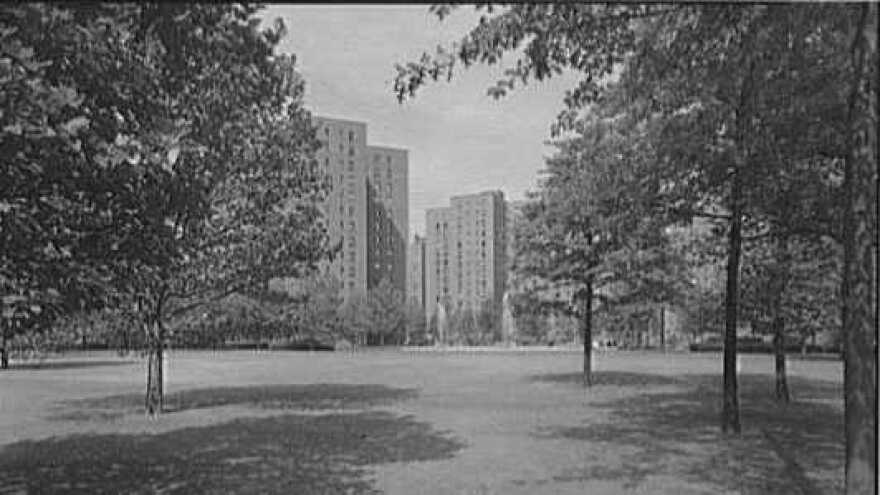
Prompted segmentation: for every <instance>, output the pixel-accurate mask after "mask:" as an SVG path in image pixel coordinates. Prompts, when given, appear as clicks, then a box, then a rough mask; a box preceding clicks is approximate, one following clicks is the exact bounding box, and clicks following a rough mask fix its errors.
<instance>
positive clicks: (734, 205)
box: [721, 150, 742, 433]
mask: <svg viewBox="0 0 880 495" xmlns="http://www.w3.org/2000/svg"><path fill="white" fill-rule="evenodd" d="M739 153H742V151H741V150H740V151H739ZM738 165H741V164H738ZM741 173H742V170H741V167H739V169H738V170H734V172H733V178H732V183H731V188H730V189H731V191H730V196H731V198H730V201H731V219H730V232H729V238H728V254H727V287H726V294H725V299H724V310H725V311H724V390H723V394H724V402H723V407H722V411H721V431H723V432H725V433H726V432H728V431H732V432H733V433H739V432H740V429H741V427H740V420H739V393H738V391H737V383H736V326H737V325H736V323H737V311H738V308H737V305H738V303H739V297H738V296H739V262H740V255H741V251H742V200H741V195H742V191H741V189H742V177H741V176H740V174H741Z"/></svg>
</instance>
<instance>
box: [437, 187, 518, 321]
mask: <svg viewBox="0 0 880 495" xmlns="http://www.w3.org/2000/svg"><path fill="white" fill-rule="evenodd" d="M449 203H450V205H449V206H448V207H445V208H432V209H428V210H427V212H426V215H425V217H426V225H425V230H426V242H425V258H426V263H425V280H426V283H425V306H426V313H427V315H426V316H427V317H428V319H429V321H430V318H431V317H432V316H433V315H434V314H435V313H436V312H437V309H438V305H440V304H443V306H444V308H445V309H446V311H447V312H452V311H456V310H460V309H463V308H464V307H466V306H469V307H470V308H471V309H474V310H476V309H479V308H480V306H481V305H482V304H485V303H492V304H495V305H499V306H500V304H501V298H502V297H503V295H504V286H505V282H506V278H507V275H506V272H507V260H506V258H507V256H506V244H507V233H506V229H505V220H506V218H505V217H506V215H505V203H504V193H502V192H501V191H485V192H481V193H477V194H469V195H463V196H454V197H452V198H450V202H449ZM496 307H497V306H496Z"/></svg>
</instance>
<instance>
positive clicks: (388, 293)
mask: <svg viewBox="0 0 880 495" xmlns="http://www.w3.org/2000/svg"><path fill="white" fill-rule="evenodd" d="M368 301H369V310H370V316H371V317H370V333H371V334H373V335H375V338H374V340H373V341H374V342H375V343H377V344H379V345H385V344H386V343H390V342H394V343H395V344H397V345H399V344H400V342H401V341H402V340H403V336H404V334H405V329H406V312H405V306H404V295H403V293H402V292H401V291H400V290H399V289H398V288H396V287H395V286H394V285H393V284H392V282H391V281H390V280H389V279H388V278H383V279H382V280H380V281H379V284H378V285H377V286H376V287H373V288H372V289H370V290H369V292H368Z"/></svg>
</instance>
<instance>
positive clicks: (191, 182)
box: [4, 4, 326, 414]
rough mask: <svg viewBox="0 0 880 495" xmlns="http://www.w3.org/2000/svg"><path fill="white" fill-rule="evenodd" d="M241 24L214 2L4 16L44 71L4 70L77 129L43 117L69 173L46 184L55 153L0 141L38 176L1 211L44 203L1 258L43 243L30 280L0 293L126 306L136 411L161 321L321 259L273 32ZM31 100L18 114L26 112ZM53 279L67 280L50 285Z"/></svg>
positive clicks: (153, 367)
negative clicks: (73, 293) (69, 288)
mask: <svg viewBox="0 0 880 495" xmlns="http://www.w3.org/2000/svg"><path fill="white" fill-rule="evenodd" d="M256 12H257V8H256V7H252V6H246V5H245V6H242V5H232V4H224V5H221V4H217V5H171V4H156V5H152V4H151V5H134V4H120V5H115V4H108V5H102V6H99V7H95V6H79V5H71V6H64V7H61V6H57V7H56V6H45V5H34V6H25V7H21V8H19V11H15V10H13V11H12V12H11V15H10V16H7V19H11V21H10V22H11V23H12V26H11V27H10V30H8V31H7V35H8V34H9V33H10V32H11V33H13V34H15V35H16V36H20V38H21V39H20V40H18V39H15V40H14V41H15V42H17V43H19V44H20V45H21V46H23V47H25V48H26V49H25V55H28V54H29V52H28V51H27V50H28V49H30V48H29V47H38V49H37V50H35V51H34V52H33V53H34V55H33V60H35V61H38V62H39V63H40V64H42V65H43V66H45V68H44V69H41V68H40V67H30V66H29V65H28V62H27V61H25V62H24V65H22V67H23V68H22V69H20V70H19V72H22V73H24V74H28V77H31V78H32V79H34V78H37V76H41V75H45V79H46V81H47V86H49V87H60V88H61V90H59V91H60V93H59V94H61V95H62V96H64V98H65V99H62V100H60V101H61V104H60V105H59V106H60V107H61V108H67V107H73V108H79V109H81V113H82V114H83V115H81V116H80V115H77V114H75V113H74V114H71V113H70V112H67V115H62V117H65V118H62V119H61V120H58V122H59V125H60V124H65V123H66V124H70V125H67V126H66V128H64V129H62V130H63V133H58V132H57V131H54V130H53V129H54V128H52V129H50V130H52V132H55V133H56V134H58V136H52V137H53V139H55V140H56V141H57V142H58V144H57V146H56V147H57V148H59V149H61V150H63V151H64V154H61V155H60V159H58V160H57V161H58V162H60V163H61V164H65V165H66V164H67V163H69V162H72V165H73V166H68V167H67V168H65V169H64V170H63V172H64V173H65V174H68V175H69V176H70V178H68V177H66V176H58V175H57V174H56V175H52V174H50V173H43V171H44V170H45V169H46V167H49V168H48V170H50V171H54V168H51V165H52V164H53V161H52V160H53V159H55V158H56V156H51V155H49V156H47V154H46V152H45V151H44V150H45V149H46V148H45V147H43V146H37V144H38V141H37V140H38V139H39V138H40V136H38V135H34V134H23V133H22V132H20V131H19V127H22V126H21V125H20V124H16V123H12V124H10V126H6V127H4V128H5V129H7V128H8V130H9V132H11V133H12V134H15V135H16V136H18V135H21V137H20V138H17V140H16V139H12V140H8V141H7V140H4V143H12V145H14V146H16V149H20V150H22V152H23V153H24V155H23V156H22V158H21V164H20V165H19V166H17V168H15V169H13V171H14V172H16V173H17V172H18V170H27V169H28V167H32V166H31V165H29V164H30V163H38V164H40V167H37V168H38V169H40V170H38V171H36V172H32V173H31V175H35V176H36V178H37V179H38V180H34V177H28V176H27V175H21V174H18V177H19V178H18V179H17V182H16V183H17V184H24V185H25V186H21V187H20V188H19V189H21V193H19V196H21V197H22V198H24V201H31V202H33V203H39V202H46V201H48V204H51V205H52V206H51V208H50V209H48V210H47V211H48V213H46V215H45V216H44V217H39V218H37V219H35V220H34V221H31V222H28V218H27V217H26V216H25V215H23V214H22V215H18V213H19V208H18V207H17V206H16V215H14V216H13V220H14V221H16V222H17V223H18V224H20V225H24V227H22V228H20V229H19V230H21V231H24V229H25V227H26V226H27V225H28V224H29V223H32V224H37V225H39V226H40V227H41V229H42V230H40V231H38V232H37V233H38V234H40V235H39V236H37V235H34V236H29V235H23V236H21V237H22V241H21V242H20V243H19V244H20V245H21V246H23V248H21V249H18V248H17V249H15V250H14V251H13V252H16V253H18V252H22V253H23V252H24V251H26V250H27V249H25V248H29V250H30V251H33V248H34V247H35V246H42V245H45V242H46V238H47V236H48V234H45V233H44V232H50V233H52V236H55V237H49V238H48V239H49V241H50V242H49V244H48V251H47V252H48V253H49V255H47V256H48V258H47V259H46V260H42V261H39V262H37V263H34V264H31V265H30V266H37V267H39V268H40V269H39V270H33V269H31V270H30V271H28V272H20V273H12V276H10V277H6V276H5V275H4V281H5V280H11V281H12V282H10V283H6V282H4V283H6V285H11V284H15V285H14V287H13V289H15V288H16V287H18V289H16V290H18V291H19V292H21V291H24V290H32V289H28V287H29V286H37V288H43V287H45V286H46V284H45V283H40V282H28V280H42V279H45V280H49V281H51V282H52V283H56V284H57V283H58V282H59V281H65V280H74V281H80V280H83V281H84V282H83V283H80V284H75V286H76V287H78V286H82V289H81V290H79V291H78V292H80V293H82V294H90V295H94V296H95V297H90V298H89V299H88V300H89V301H92V300H95V301H97V302H96V304H105V303H106V304H111V305H116V306H126V307H129V308H134V310H135V311H136V312H137V313H138V314H139V315H140V316H141V326H142V329H143V333H144V335H145V337H146V339H145V340H146V342H147V345H148V346H149V348H150V353H149V356H150V357H149V361H150V365H149V366H148V377H147V378H148V393H147V398H146V403H147V411H148V412H150V413H151V414H152V413H158V412H160V411H161V398H162V391H161V383H162V380H161V370H162V368H161V367H162V349H163V348H164V346H165V341H166V338H167V332H166V326H165V323H166V322H165V320H166V318H167V317H169V316H174V314H177V313H183V312H186V311H188V310H190V309H191V308H193V307H195V306H196V305H199V304H203V303H205V302H208V301H211V300H219V299H222V298H223V297H225V296H227V295H229V294H232V293H253V292H258V291H260V290H262V289H263V288H264V287H265V284H266V281H267V279H268V278H269V277H270V276H272V277H274V276H287V275H298V274H300V273H301V272H307V271H309V270H310V269H312V268H313V266H314V265H315V264H316V263H317V261H318V260H319V259H321V258H322V257H323V256H324V252H325V247H326V246H325V244H326V240H325V238H326V235H325V233H324V232H323V228H322V225H321V221H320V215H319V213H318V210H317V207H316V203H317V201H318V199H319V198H320V197H321V195H322V194H323V190H324V188H325V181H324V178H323V176H322V175H321V174H320V172H319V171H318V169H317V165H316V163H314V160H312V159H311V157H312V154H313V152H314V150H315V149H317V146H318V143H317V140H316V139H315V137H314V130H313V128H312V126H311V122H310V119H309V115H308V112H306V111H305V110H304V109H303V108H302V105H301V98H302V81H301V79H300V78H299V77H298V75H297V74H296V72H295V70H294V60H293V59H292V58H290V57H284V56H275V55H274V54H273V53H272V51H273V48H274V46H275V45H276V44H277V43H278V41H279V40H280V39H281V37H282V36H283V34H284V30H283V25H281V24H280V23H276V25H275V26H274V27H273V28H270V29H268V30H264V31H262V32H261V31H259V30H258V29H257V27H258V25H259V22H260V21H259V19H256V18H255V17H254V14H255V13H256ZM19 54H20V53H19ZM40 64H38V65H40ZM39 70H43V72H42V73H38V74H37V76H34V75H33V72H32V71H39ZM29 71H31V72H29ZM61 84H64V85H65V86H59V85H61ZM23 85H24V84H23ZM25 86H27V87H30V88H38V89H39V88H40V85H39V81H37V84H36V85H35V84H30V85H25ZM45 91H47V90H44V93H45ZM80 93H81V95H82V96H81V97H79V96H77V95H79V94H80ZM40 98H41V97H39V93H38V94H37V95H36V96H33V97H32V98H31V99H32V100H36V101H37V103H36V104H37V106H39V105H38V104H39V100H40ZM20 114H21V115H32V112H25V111H22V112H20ZM70 116H72V117H73V118H74V119H77V120H73V121H72V122H71V121H70V120H67V118H69V117H70ZM52 120H57V118H53V119H50V122H51V121H52ZM87 124H88V125H87ZM84 129H85V130H84ZM86 131H88V135H86V136H84V137H82V139H80V138H79V137H80V136H79V135H78V134H76V133H83V132H86ZM47 132H48V131H47ZM59 136H60V137H59ZM62 146H63V147H62ZM48 149H49V150H52V147H49V148H48ZM67 149H73V150H74V152H73V153H70V152H68V151H66V150H67ZM27 153H30V154H31V155H33V156H30V157H29V156H27ZM19 154H20V155H21V153H19ZM58 154H59V153H56V155H58ZM12 155H13V156H16V155H15V149H13V150H12ZM28 158H30V159H28ZM41 167H42V168H41ZM56 168H62V167H56ZM53 173H54V172H53ZM28 182H30V183H33V184H37V185H40V184H43V185H42V186H39V187H43V188H44V190H45V191H52V193H51V194H48V193H41V192H40V190H39V189H38V190H36V191H34V190H30V189H27V187H26V184H27V183H28ZM71 184H72V185H71ZM57 191H60V192H61V193H60V194H59V193H58V192H57ZM4 197H6V196H4ZM41 198H42V199H41ZM69 198H74V199H75V201H73V202H72V203H71V200H70V199H69ZM21 202H22V201H19V203H21ZM69 203H70V204H69ZM12 208H13V207H12V206H10V207H9V208H8V209H9V210H11V209H12ZM6 209H7V208H5V207H4V210H6ZM22 211H23V210H22ZM30 211H33V210H30ZM68 214H69V215H68ZM6 221H7V219H6V216H4V222H6ZM53 222H54V223H53ZM44 227H45V228H44ZM28 228H29V227H28ZM4 231H5V229H4ZM55 232H60V233H61V237H60V238H59V236H58V235H57V234H55ZM70 239H73V241H70ZM74 241H75V242H74ZM59 244H60V245H59ZM59 265H60V266H63V267H64V266H66V267H73V268H74V269H73V270H67V272H60V273H58V270H57V267H58V266H59ZM4 266H13V267H16V268H20V267H23V266H29V265H28V264H27V263H25V262H24V261H21V260H16V259H13V260H12V262H11V263H10V262H7V261H6V260H4ZM44 273H45V275H44ZM49 288H52V287H51V286H49ZM33 290H35V289H33ZM37 292H39V291H37ZM43 292H46V293H49V290H48V289H46V290H44V291H43ZM97 295H100V297H98V296H97ZM84 300H85V299H84V298H81V301H84Z"/></svg>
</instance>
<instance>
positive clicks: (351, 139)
mask: <svg viewBox="0 0 880 495" xmlns="http://www.w3.org/2000/svg"><path fill="white" fill-rule="evenodd" d="M348 142H349V143H352V142H354V133H353V132H351V131H348Z"/></svg>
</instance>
